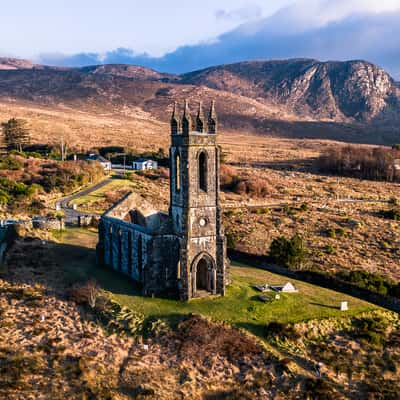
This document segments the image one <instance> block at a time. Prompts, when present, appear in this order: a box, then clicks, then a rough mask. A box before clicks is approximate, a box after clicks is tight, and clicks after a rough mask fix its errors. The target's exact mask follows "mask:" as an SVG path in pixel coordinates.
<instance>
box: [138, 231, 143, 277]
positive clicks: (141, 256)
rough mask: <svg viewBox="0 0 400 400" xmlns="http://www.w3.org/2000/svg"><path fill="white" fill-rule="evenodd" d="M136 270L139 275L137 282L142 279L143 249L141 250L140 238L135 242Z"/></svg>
mask: <svg viewBox="0 0 400 400" xmlns="http://www.w3.org/2000/svg"><path fill="white" fill-rule="evenodd" d="M137 268H138V274H139V282H141V281H142V279H143V249H142V236H139V238H138V241H137Z"/></svg>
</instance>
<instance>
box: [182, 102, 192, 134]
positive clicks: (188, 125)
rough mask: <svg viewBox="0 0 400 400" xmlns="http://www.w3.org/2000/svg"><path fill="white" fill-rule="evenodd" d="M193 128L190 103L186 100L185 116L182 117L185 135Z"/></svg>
mask: <svg viewBox="0 0 400 400" xmlns="http://www.w3.org/2000/svg"><path fill="white" fill-rule="evenodd" d="M191 129H192V117H191V115H190V110H189V103H188V101H187V100H185V105H184V111H183V118H182V132H183V134H185V135H188V134H189V132H190V130H191Z"/></svg>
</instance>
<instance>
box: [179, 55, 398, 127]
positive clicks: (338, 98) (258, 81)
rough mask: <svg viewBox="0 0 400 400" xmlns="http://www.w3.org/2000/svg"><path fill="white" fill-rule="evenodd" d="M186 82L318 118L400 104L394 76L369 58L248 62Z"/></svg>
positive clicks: (365, 113)
mask: <svg viewBox="0 0 400 400" xmlns="http://www.w3.org/2000/svg"><path fill="white" fill-rule="evenodd" d="M182 82H184V83H190V84H194V85H206V86H209V87H211V88H214V89H219V90H225V91H229V92H233V93H236V94H240V95H242V96H246V97H251V98H255V99H257V100H260V101H268V102H271V101H272V102H273V103H274V104H277V105H280V106H282V107H285V108H286V109H287V110H289V111H293V112H295V113H296V114H297V115H299V116H301V117H307V116H311V117H313V118H315V119H325V118H326V119H331V120H334V121H343V120H349V119H351V120H357V121H370V120H372V119H374V118H376V117H379V116H380V115H381V114H382V113H385V112H386V111H388V110H389V109H391V108H392V107H394V106H399V93H398V89H397V87H396V85H395V82H394V81H393V79H392V78H391V77H390V76H389V75H388V74H387V73H386V72H385V71H384V70H383V69H381V68H379V67H377V66H375V65H373V64H370V63H368V62H365V61H349V62H319V61H316V60H309V59H294V60H286V61H270V62H261V61H260V62H243V63H238V64H231V65H223V66H219V67H213V68H208V69H205V70H202V71H197V72H192V73H189V74H185V75H183V76H182Z"/></svg>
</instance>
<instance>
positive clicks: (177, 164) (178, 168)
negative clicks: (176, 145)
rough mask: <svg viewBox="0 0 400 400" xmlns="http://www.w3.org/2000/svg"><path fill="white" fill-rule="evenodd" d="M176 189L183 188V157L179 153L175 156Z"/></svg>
mask: <svg viewBox="0 0 400 400" xmlns="http://www.w3.org/2000/svg"><path fill="white" fill-rule="evenodd" d="M175 190H176V191H177V192H179V191H180V190H181V157H180V155H179V153H177V154H176V156H175Z"/></svg>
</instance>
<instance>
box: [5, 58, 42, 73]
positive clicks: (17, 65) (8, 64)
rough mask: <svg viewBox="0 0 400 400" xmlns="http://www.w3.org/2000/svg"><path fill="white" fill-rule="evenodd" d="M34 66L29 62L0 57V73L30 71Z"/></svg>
mask: <svg viewBox="0 0 400 400" xmlns="http://www.w3.org/2000/svg"><path fill="white" fill-rule="evenodd" d="M33 67H34V64H33V63H32V62H31V61H29V60H21V59H18V58H9V57H0V71H1V70H9V69H32V68H33Z"/></svg>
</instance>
